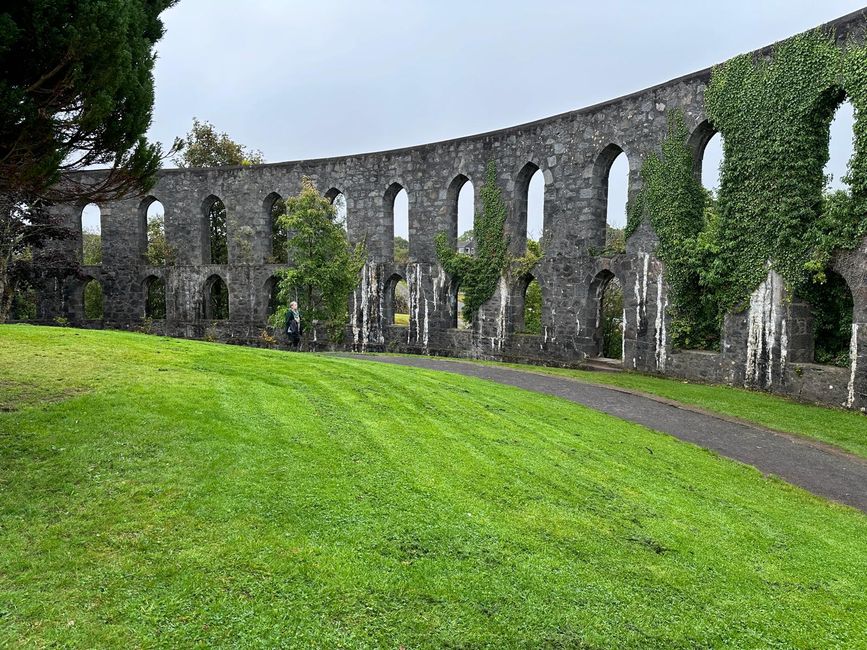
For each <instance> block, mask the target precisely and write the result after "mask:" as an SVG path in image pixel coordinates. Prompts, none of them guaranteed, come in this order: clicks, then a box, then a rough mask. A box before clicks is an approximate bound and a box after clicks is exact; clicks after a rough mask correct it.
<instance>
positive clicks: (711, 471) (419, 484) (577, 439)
mask: <svg viewBox="0 0 867 650" xmlns="http://www.w3.org/2000/svg"><path fill="white" fill-rule="evenodd" d="M0 389H2V391H3V395H4V396H5V397H4V399H3V409H6V410H4V411H2V412H0V647H6V646H12V647H17V646H25V647H49V646H50V647H55V646H57V647H87V648H89V647H122V648H126V647H172V648H174V647H193V646H196V647H215V646H232V647H244V648H247V647H268V648H271V647H281V646H282V647H300V648H310V647H322V648H341V647H345V648H398V647H400V646H405V647H406V648H480V647H490V648H512V647H522V648H711V647H714V648H715V647H722V646H725V647H737V648H858V647H865V639H867V545H865V543H864V540H865V539H867V517H865V516H864V515H863V514H861V513H859V512H857V511H854V510H851V509H849V508H845V507H843V506H838V505H834V504H830V503H828V502H826V501H824V500H822V499H819V498H816V497H813V496H811V495H809V494H807V493H805V492H803V491H801V490H799V489H797V488H794V487H791V486H789V485H786V484H784V483H782V482H780V481H778V480H774V479H768V478H765V477H763V476H762V475H761V474H759V473H758V472H757V471H755V470H753V469H751V468H748V467H745V466H742V465H738V464H736V463H733V462H730V461H727V460H725V459H721V458H719V457H717V456H715V455H713V454H711V453H709V452H706V451H703V450H701V449H698V448H696V447H693V446H690V445H687V444H684V443H681V442H678V441H676V440H674V439H673V438H670V437H668V436H664V435H661V434H658V433H654V432H651V431H648V430H646V429H644V428H642V427H639V426H637V425H632V424H627V423H624V422H622V421H619V420H616V419H614V418H612V417H609V416H606V415H603V414H600V413H596V412H593V411H590V410H588V409H584V408H581V407H579V406H577V405H574V404H572V403H569V402H567V401H565V400H560V399H556V398H553V397H546V396H543V395H537V394H534V393H530V392H526V391H521V390H517V389H513V388H509V387H505V386H500V385H496V384H492V383H488V382H484V381H481V380H475V379H469V378H463V377H459V376H456V375H451V374H447V373H434V372H428V371H421V370H415V369H411V368H400V367H395V366H389V365H385V364H377V363H367V362H362V361H353V360H349V359H341V358H332V357H322V356H314V355H308V354H297V353H296V354H293V353H281V352H272V351H265V350H253V349H243V348H236V347H231V346H224V345H219V344H208V343H201V342H192V341H179V340H173V339H163V338H157V337H147V336H143V335H136V334H128V333H116V332H114V333H113V332H92V331H77V330H73V329H60V328H56V329H46V328H37V327H29V326H6V327H0ZM10 395H11V397H10Z"/></svg>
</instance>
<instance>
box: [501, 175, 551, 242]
mask: <svg viewBox="0 0 867 650" xmlns="http://www.w3.org/2000/svg"><path fill="white" fill-rule="evenodd" d="M537 174H538V175H539V176H537ZM540 176H541V178H542V182H543V186H544V172H542V170H541V168H540V167H539V165H537V164H536V163H534V162H532V161H531V162H527V163H525V164H524V166H523V167H521V169H520V171H519V172H518V174H517V176H516V177H515V194H514V197H513V199H512V224H511V228H509V234H510V235H511V238H512V241H511V248H512V252H514V253H515V254H518V255H522V254H523V253H524V251H525V250H526V248H527V224H528V218H529V211H530V203H529V194H530V183H531V181H533V180H534V179H537V178H539V177H540ZM542 210H543V219H542V222H543V223H542V229H543V231H544V228H545V224H544V190H543V206H542Z"/></svg>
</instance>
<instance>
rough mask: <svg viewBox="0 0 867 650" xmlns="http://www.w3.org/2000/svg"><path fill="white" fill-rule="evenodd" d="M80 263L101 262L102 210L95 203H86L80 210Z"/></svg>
mask: <svg viewBox="0 0 867 650" xmlns="http://www.w3.org/2000/svg"><path fill="white" fill-rule="evenodd" d="M81 263H82V265H84V266H98V265H100V264H102V211H101V210H100V209H99V206H98V205H97V204H96V203H88V204H87V205H86V206H84V208H83V209H82V210H81Z"/></svg>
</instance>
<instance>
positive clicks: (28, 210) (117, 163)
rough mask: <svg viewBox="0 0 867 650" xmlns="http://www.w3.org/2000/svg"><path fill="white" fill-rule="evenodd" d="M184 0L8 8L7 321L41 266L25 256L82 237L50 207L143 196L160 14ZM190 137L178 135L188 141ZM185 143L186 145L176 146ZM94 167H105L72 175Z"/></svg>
mask: <svg viewBox="0 0 867 650" xmlns="http://www.w3.org/2000/svg"><path fill="white" fill-rule="evenodd" d="M175 1H176V0H16V1H15V2H7V3H4V5H3V9H2V11H0V322H3V321H4V320H5V319H6V318H7V316H8V314H9V310H10V308H11V304H12V302H13V296H14V294H15V290H16V288H17V287H18V286H19V284H21V283H28V282H30V280H32V279H33V275H34V273H35V271H34V269H33V267H32V265H31V264H29V262H28V261H27V260H26V259H25V258H24V257H22V255H23V252H24V251H25V250H28V249H29V250H40V251H41V254H42V256H43V258H42V259H43V262H44V263H45V264H46V265H48V264H51V265H54V264H55V263H56V262H62V260H60V259H59V258H58V259H50V258H49V257H48V256H51V257H54V258H56V257H57V256H56V255H55V251H54V250H53V249H49V247H46V243H47V242H48V241H51V240H57V239H63V238H69V237H71V236H72V235H71V233H69V231H68V230H67V229H66V228H64V227H63V224H62V223H61V221H60V220H59V219H58V218H57V217H56V216H54V215H52V214H51V213H50V212H49V211H48V210H47V209H45V207H46V205H47V204H48V203H50V202H73V201H74V202H85V203H87V202H90V201H97V202H98V201H105V200H111V199H113V198H119V197H122V196H126V195H128V194H132V193H143V192H145V191H147V189H149V188H150V187H151V186H152V185H153V182H154V179H155V174H156V172H157V170H158V169H159V167H160V163H161V160H162V157H163V153H162V149H161V147H160V145H158V144H152V143H149V142H147V140H146V139H145V138H144V134H145V132H146V131H147V128H148V126H149V125H150V120H151V110H152V107H153V92H154V90H153V64H154V55H153V47H154V44H155V43H156V42H157V41H158V40H159V39H160V38H161V37H162V35H163V25H162V22H161V21H160V19H159V15H160V13H161V12H162V11H163V10H165V9H166V8H168V7H170V6H172V5H173V4H175ZM177 145H178V143H177V142H176V143H175V146H176V147H177ZM173 150H174V148H173ZM94 165H101V166H106V167H108V168H109V169H108V171H107V172H104V173H100V174H98V175H70V174H66V173H65V172H72V171H76V170H82V169H86V168H89V167H92V166H94Z"/></svg>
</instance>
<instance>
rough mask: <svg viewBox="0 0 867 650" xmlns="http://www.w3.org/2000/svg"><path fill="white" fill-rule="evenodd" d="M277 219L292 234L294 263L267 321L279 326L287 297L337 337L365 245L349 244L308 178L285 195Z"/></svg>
mask: <svg viewBox="0 0 867 650" xmlns="http://www.w3.org/2000/svg"><path fill="white" fill-rule="evenodd" d="M279 221H280V227H281V228H283V229H284V230H285V231H286V232H289V233H291V237H290V238H289V242H288V248H289V257H290V259H291V260H292V267H291V268H289V269H285V270H283V271H281V273H280V281H279V299H280V302H281V307H280V308H279V309H278V310H277V312H276V314H275V315H274V316H273V317H272V320H271V322H272V324H273V325H275V326H279V325H282V323H283V322H284V320H285V318H286V310H287V308H288V307H287V304H288V302H289V301H291V300H297V301H298V305H299V308H300V310H301V313H302V318H303V319H304V321H306V322H307V323H312V324H313V325H314V326H315V324H316V323H324V324H325V326H326V328H327V331H328V336H329V338H330V339H331V340H332V341H339V340H340V339H341V338H342V337H343V333H344V330H345V327H346V324H347V322H348V321H349V309H348V305H349V297H350V295H351V294H352V292H353V291H354V290H355V288H356V287H357V286H358V282H359V279H360V272H361V269H362V267H363V266H364V260H365V249H364V245H363V244H358V245H356V246H355V247H352V246H350V244H349V241H348V239H347V237H346V231H344V230H343V228H342V227H341V225H340V224H339V223H338V222H337V219H336V215H335V209H334V206H333V205H332V204H331V202H330V201H329V200H328V199H326V198H325V197H323V196H322V195H321V194H320V193H319V190H317V189H316V186H315V185H314V184H313V181H312V180H310V179H309V178H307V177H304V178H303V179H302V181H301V192H300V193H299V194H298V196H292V197H289V198H288V199H286V213H285V214H284V215H283V216H281V217H280V220H279ZM309 330H310V327H309V325H308V331H309Z"/></svg>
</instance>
